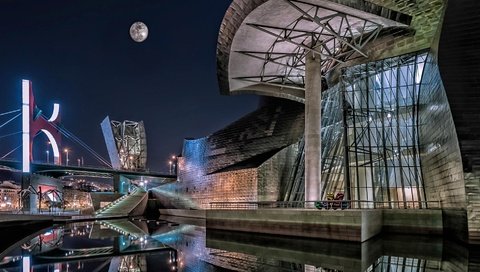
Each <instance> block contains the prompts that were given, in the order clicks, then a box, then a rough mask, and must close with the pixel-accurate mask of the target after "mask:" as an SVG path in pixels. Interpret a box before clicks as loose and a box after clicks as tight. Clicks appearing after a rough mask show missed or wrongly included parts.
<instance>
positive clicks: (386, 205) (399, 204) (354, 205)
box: [210, 200, 442, 210]
mask: <svg viewBox="0 0 480 272" xmlns="http://www.w3.org/2000/svg"><path fill="white" fill-rule="evenodd" d="M316 205H317V206H319V207H322V208H325V209H440V208H442V206H441V202H440V200H436V201H413V200H410V201H408V200H406V201H371V200H319V201H243V202H229V201H222V202H210V209H241V210H250V209H271V208H284V209H288V208H290V209H320V208H319V207H316Z"/></svg>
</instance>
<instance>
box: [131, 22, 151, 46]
mask: <svg viewBox="0 0 480 272" xmlns="http://www.w3.org/2000/svg"><path fill="white" fill-rule="evenodd" d="M130 37H132V39H133V40H134V41H136V42H143V41H144V40H146V39H147V37H148V27H147V25H145V24H144V23H143V22H135V23H133V24H132V26H131V27H130Z"/></svg>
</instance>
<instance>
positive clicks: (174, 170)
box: [172, 155, 177, 174]
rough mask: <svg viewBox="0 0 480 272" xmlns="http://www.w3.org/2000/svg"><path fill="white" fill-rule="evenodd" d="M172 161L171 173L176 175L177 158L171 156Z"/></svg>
mask: <svg viewBox="0 0 480 272" xmlns="http://www.w3.org/2000/svg"><path fill="white" fill-rule="evenodd" d="M172 161H173V163H172V164H173V171H172V172H173V173H174V174H176V173H177V156H175V155H173V156H172Z"/></svg>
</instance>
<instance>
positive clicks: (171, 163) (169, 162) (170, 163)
mask: <svg viewBox="0 0 480 272" xmlns="http://www.w3.org/2000/svg"><path fill="white" fill-rule="evenodd" d="M168 164H169V165H170V175H171V174H172V165H173V162H172V161H168Z"/></svg>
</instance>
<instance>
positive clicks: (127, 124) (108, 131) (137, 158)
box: [101, 116, 147, 170]
mask: <svg viewBox="0 0 480 272" xmlns="http://www.w3.org/2000/svg"><path fill="white" fill-rule="evenodd" d="M101 126H102V130H103V135H104V138H105V143H106V144H107V149H108V153H109V156H110V160H111V162H112V167H113V168H115V169H124V170H145V169H146V164H147V139H146V134H145V127H144V125H143V121H140V122H135V121H128V120H127V121H123V122H119V121H114V120H110V118H109V117H108V116H107V117H106V118H105V119H104V120H103V122H102V124H101Z"/></svg>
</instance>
